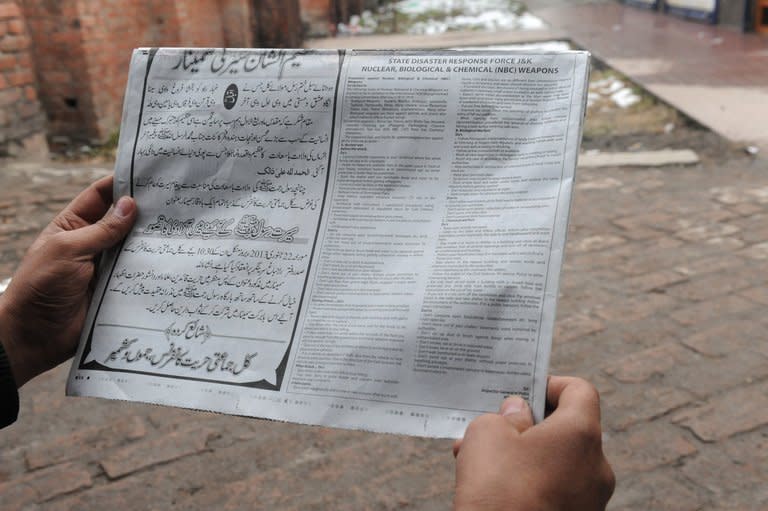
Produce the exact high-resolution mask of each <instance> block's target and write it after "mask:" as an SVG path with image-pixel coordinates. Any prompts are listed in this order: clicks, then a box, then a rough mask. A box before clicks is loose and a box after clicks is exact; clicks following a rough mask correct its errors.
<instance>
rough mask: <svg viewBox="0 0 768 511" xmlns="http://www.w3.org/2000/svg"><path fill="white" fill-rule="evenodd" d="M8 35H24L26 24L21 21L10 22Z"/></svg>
mask: <svg viewBox="0 0 768 511" xmlns="http://www.w3.org/2000/svg"><path fill="white" fill-rule="evenodd" d="M8 33H10V34H14V35H19V34H23V33H24V22H23V21H21V20H20V19H15V20H10V21H9V22H8Z"/></svg>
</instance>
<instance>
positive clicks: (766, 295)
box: [739, 285, 768, 305]
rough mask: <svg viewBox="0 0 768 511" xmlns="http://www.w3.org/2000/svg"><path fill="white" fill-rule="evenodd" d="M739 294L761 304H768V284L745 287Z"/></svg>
mask: <svg viewBox="0 0 768 511" xmlns="http://www.w3.org/2000/svg"><path fill="white" fill-rule="evenodd" d="M739 296H743V297H744V298H747V299H748V300H752V301H754V302H757V303H759V304H761V305H768V286H764V285H761V286H757V287H753V288H750V289H745V290H743V291H741V292H740V293H739Z"/></svg>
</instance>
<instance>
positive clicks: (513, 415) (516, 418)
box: [453, 396, 533, 457]
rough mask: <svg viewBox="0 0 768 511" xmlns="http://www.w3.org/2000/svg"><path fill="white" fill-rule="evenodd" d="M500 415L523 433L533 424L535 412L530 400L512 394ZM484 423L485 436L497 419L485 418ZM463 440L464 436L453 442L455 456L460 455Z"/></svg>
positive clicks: (500, 409)
mask: <svg viewBox="0 0 768 511" xmlns="http://www.w3.org/2000/svg"><path fill="white" fill-rule="evenodd" d="M499 415H501V416H502V417H503V418H504V420H505V421H506V424H508V425H511V426H512V428H513V429H514V430H515V431H516V432H517V433H522V432H524V431H525V430H527V429H528V428H530V427H532V426H533V412H532V411H531V407H530V406H528V402H527V401H526V400H525V399H523V398H522V397H520V396H510V397H508V398H506V399H505V400H504V402H503V403H501V406H500V407H499ZM484 418H485V417H484ZM473 422H474V421H473ZM483 424H485V425H486V426H485V427H486V433H484V434H483V436H485V435H487V434H488V431H489V430H490V427H489V426H490V425H492V424H496V421H489V420H485V421H484V422H483ZM468 433H469V431H468ZM463 442H464V439H463V438H460V439H458V440H456V441H455V442H453V456H454V457H456V456H458V455H459V451H461V445H462V444H463Z"/></svg>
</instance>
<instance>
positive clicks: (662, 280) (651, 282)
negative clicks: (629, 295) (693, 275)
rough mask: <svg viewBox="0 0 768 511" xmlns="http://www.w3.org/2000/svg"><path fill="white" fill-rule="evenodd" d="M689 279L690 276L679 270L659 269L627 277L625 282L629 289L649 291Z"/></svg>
mask: <svg viewBox="0 0 768 511" xmlns="http://www.w3.org/2000/svg"><path fill="white" fill-rule="evenodd" d="M687 280H688V277H687V276H686V275H684V274H682V273H681V272H679V271H677V270H659V271H655V272H652V273H646V274H644V275H637V276H635V277H632V278H629V279H626V280H625V281H624V284H625V285H626V287H627V289H631V290H635V291H642V292H649V291H658V290H661V289H665V288H667V287H669V286H673V285H675V284H681V283H683V282H686V281H687Z"/></svg>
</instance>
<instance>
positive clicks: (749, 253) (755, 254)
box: [738, 242, 768, 261]
mask: <svg viewBox="0 0 768 511" xmlns="http://www.w3.org/2000/svg"><path fill="white" fill-rule="evenodd" d="M738 254H739V255H742V256H744V257H749V258H750V259H757V260H760V261H762V260H765V259H768V242H765V243H757V244H755V245H751V246H749V247H747V248H745V249H744V250H742V251H741V252H739V253H738Z"/></svg>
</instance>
